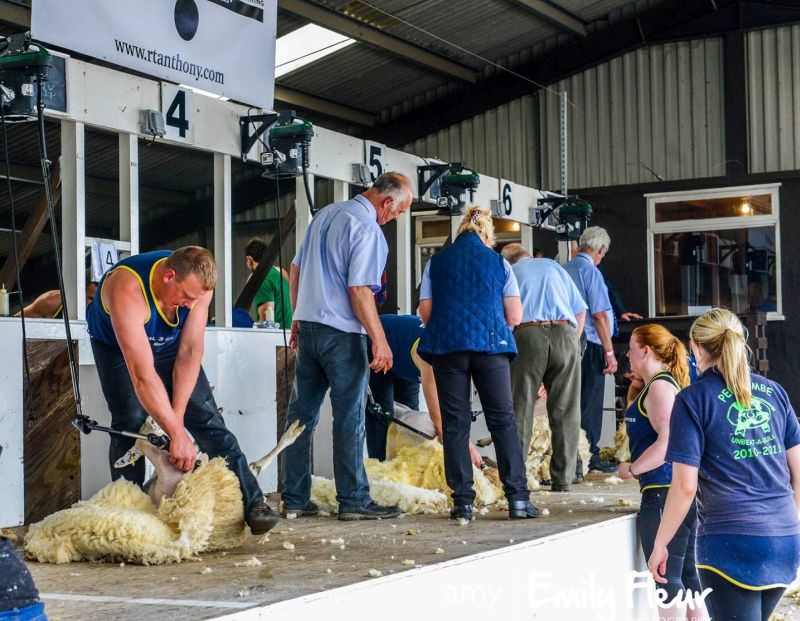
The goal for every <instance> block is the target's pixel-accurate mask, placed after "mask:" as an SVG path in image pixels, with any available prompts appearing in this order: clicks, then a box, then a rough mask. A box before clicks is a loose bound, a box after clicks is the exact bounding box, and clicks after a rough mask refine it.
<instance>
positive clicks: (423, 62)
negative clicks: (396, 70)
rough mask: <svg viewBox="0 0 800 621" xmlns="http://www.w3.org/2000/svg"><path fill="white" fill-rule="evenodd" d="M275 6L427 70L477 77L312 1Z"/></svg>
mask: <svg viewBox="0 0 800 621" xmlns="http://www.w3.org/2000/svg"><path fill="white" fill-rule="evenodd" d="M278 8H280V9H281V10H283V11H286V12H287V13H291V14H292V15H295V16H297V17H300V18H302V19H305V20H308V21H309V22H312V23H315V24H319V25H320V26H324V27H325V28H328V29H329V30H333V31H334V32H338V33H339V34H342V35H344V36H346V37H350V38H351V39H355V40H356V41H359V42H360V43H365V44H366V45H370V46H372V47H374V48H376V49H378V50H380V51H383V52H388V53H390V54H393V55H394V56H397V57H399V58H403V59H405V60H407V61H410V62H412V63H416V64H417V65H420V66H422V67H424V68H426V69H430V70H431V71H436V72H438V73H441V74H444V75H446V76H449V77H451V78H455V79H456V80H460V81H462V82H468V83H470V84H474V83H476V82H477V81H478V72H477V71H475V70H473V69H470V68H469V67H465V66H464V65H462V64H460V63H457V62H456V61H454V60H450V59H449V58H446V57H444V56H441V55H439V54H435V53H433V52H431V51H430V50H427V49H425V48H424V47H420V46H419V45H414V44H413V43H409V42H408V41H405V40H403V39H400V38H399V37H395V36H392V35H390V34H387V33H385V32H382V31H380V30H378V29H377V28H373V27H371V26H367V25H366V24H362V23H361V22H358V21H356V20H354V19H351V18H349V17H346V16H344V15H342V14H341V13H338V12H336V11H332V10H330V9H326V8H324V7H321V6H319V5H317V4H316V3H314V2H308V1H307V0H278Z"/></svg>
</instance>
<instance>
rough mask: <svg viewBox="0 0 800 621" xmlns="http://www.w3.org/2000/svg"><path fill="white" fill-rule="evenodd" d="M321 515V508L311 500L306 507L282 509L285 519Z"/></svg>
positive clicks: (285, 507)
mask: <svg viewBox="0 0 800 621" xmlns="http://www.w3.org/2000/svg"><path fill="white" fill-rule="evenodd" d="M318 513H319V507H318V506H317V504H316V503H314V502H311V501H310V500H309V501H308V502H307V503H306V506H305V507H300V508H297V507H287V506H286V505H283V506H282V507H281V515H282V516H283V517H287V516H288V515H292V514H294V517H296V518H299V517H312V516H314V515H317V514H318Z"/></svg>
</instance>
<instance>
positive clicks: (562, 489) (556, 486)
mask: <svg viewBox="0 0 800 621" xmlns="http://www.w3.org/2000/svg"><path fill="white" fill-rule="evenodd" d="M550 491H552V492H568V491H569V485H561V484H560V483H553V484H552V485H551V486H550Z"/></svg>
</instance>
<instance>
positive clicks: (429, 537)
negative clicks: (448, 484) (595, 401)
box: [28, 474, 800, 621]
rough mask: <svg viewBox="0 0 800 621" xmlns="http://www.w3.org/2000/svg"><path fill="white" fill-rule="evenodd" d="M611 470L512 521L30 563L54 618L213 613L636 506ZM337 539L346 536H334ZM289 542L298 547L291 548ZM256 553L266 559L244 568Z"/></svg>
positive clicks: (365, 526) (341, 529)
mask: <svg viewBox="0 0 800 621" xmlns="http://www.w3.org/2000/svg"><path fill="white" fill-rule="evenodd" d="M605 478H606V475H598V474H594V475H592V476H590V477H588V478H587V480H586V482H585V483H584V484H582V485H579V486H574V487H573V490H574V491H572V492H569V493H550V492H536V493H535V494H534V496H533V501H534V503H535V504H536V505H537V506H538V507H539V508H540V509H545V508H546V509H548V510H549V515H547V516H542V517H540V518H539V519H536V520H523V521H510V520H508V519H506V515H507V514H506V512H505V511H500V510H491V511H489V513H487V514H486V515H483V516H480V515H479V516H478V517H477V518H476V520H475V521H474V522H473V523H471V524H469V525H467V526H459V525H458V524H456V523H453V522H452V521H450V520H449V519H447V517H446V516H444V515H422V516H405V517H403V518H401V519H396V520H382V521H369V522H349V523H346V522H339V521H338V520H336V519H335V518H333V517H321V518H304V519H297V520H283V521H282V522H281V524H279V525H278V526H277V527H276V529H275V530H273V531H272V532H271V533H270V536H269V541H267V542H264V543H260V541H259V538H258V537H250V538H249V539H248V540H247V542H246V543H245V545H244V546H243V547H242V548H240V549H238V550H234V551H229V552H221V553H210V554H206V555H203V557H202V560H200V561H197V562H188V563H180V564H175V565H167V566H153V567H141V566H136V565H128V564H126V565H124V566H120V565H115V564H104V563H71V564H67V565H48V564H41V563H35V562H34V563H29V564H28V565H29V567H30V569H31V572H32V573H33V576H34V578H35V580H36V584H37V586H38V587H39V589H40V591H41V593H42V597H43V599H44V601H45V603H46V610H47V614H48V616H49V617H50V619H52V620H54V621H72V620H76V621H77V620H81V621H84V620H86V619H91V618H94V619H103V620H114V621H116V620H120V621H122V620H136V621H140V620H141V619H142V618H143V617H144V618H155V617H156V615H157V616H158V618H169V619H171V620H173V619H174V620H181V619H213V618H215V617H219V616H222V615H225V614H230V613H233V612H236V610H241V609H245V608H250V607H253V606H256V605H263V604H268V603H274V602H278V601H283V600H287V599H291V598H295V597H300V596H303V595H307V594H310V593H315V592H319V591H322V590H325V589H331V588H336V587H341V586H345V585H349V584H353V583H355V582H359V581H363V580H369V579H370V577H369V573H368V572H369V570H370V569H377V570H379V571H381V572H382V573H383V574H384V575H386V574H390V573H394V572H402V571H407V570H409V569H411V568H412V567H413V565H417V564H420V565H431V564H434V563H438V562H442V561H446V560H450V559H453V558H458V557H463V556H468V555H471V554H475V553H478V552H483V551H486V550H489V549H496V548H500V547H503V546H507V545H509V544H510V543H513V542H522V541H528V540H532V539H537V538H541V537H546V536H548V535H553V534H556V533H560V532H564V531H567V530H570V529H573V528H576V527H579V526H585V525H588V524H594V523H597V522H602V521H604V520H608V519H612V518H615V517H619V516H621V515H625V514H630V513H633V512H635V511H636V510H637V509H638V502H639V492H638V488H637V485H636V483H635V482H626V483H623V484H619V485H609V484H606V483H604V479H605ZM339 538H341V539H343V540H344V543H343V544H342V543H339V542H336V543H331V540H332V539H339ZM323 540H325V542H324V543H323ZM288 544H293V545H294V549H286V547H284V545H286V546H287V547H289V546H288ZM342 546H344V547H343V548H342ZM437 549H441V552H438V553H437V551H438V550H437ZM252 558H256V559H258V561H260V562H261V565H260V566H237V563H240V564H241V563H244V562H247V561H248V560H250V559H252ZM403 561H413V564H404V563H403ZM328 570H330V572H328ZM799 611H800V607H798V606H797V604H795V603H794V602H793V600H790V599H789V598H785V599H784V600H783V602H782V603H781V607H780V608H779V610H778V612H779V613H780V614H781V615H783V616H782V617H777V618H778V619H780V618H783V619H785V620H786V621H789V620H793V619H800V614H798V612H799Z"/></svg>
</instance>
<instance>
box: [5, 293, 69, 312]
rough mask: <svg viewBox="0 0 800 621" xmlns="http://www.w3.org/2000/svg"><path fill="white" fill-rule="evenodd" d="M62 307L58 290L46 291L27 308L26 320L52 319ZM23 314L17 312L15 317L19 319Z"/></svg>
mask: <svg viewBox="0 0 800 621" xmlns="http://www.w3.org/2000/svg"><path fill="white" fill-rule="evenodd" d="M60 306H61V292H60V291H59V290H58V289H53V290H52V291H45V292H44V293H43V294H42V295H40V296H39V297H38V298H36V299H35V300H34V301H33V302H31V303H30V304H28V306H26V307H25V317H26V319H50V318H52V317H53V315H55V314H56V311H57V310H58V308H59V307H60ZM21 314H22V313H20V312H17V314H16V315H14V316H15V317H19V316H20V315H21Z"/></svg>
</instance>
